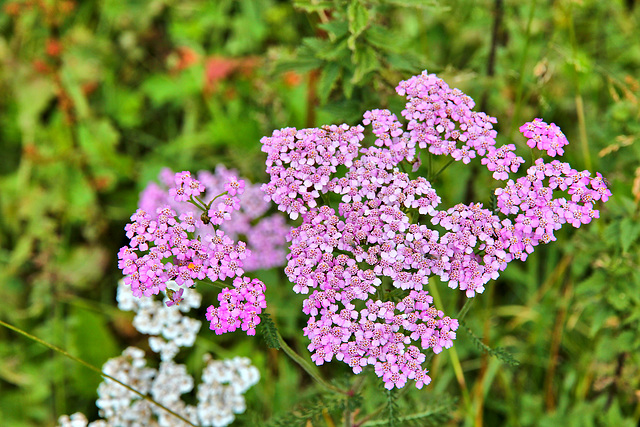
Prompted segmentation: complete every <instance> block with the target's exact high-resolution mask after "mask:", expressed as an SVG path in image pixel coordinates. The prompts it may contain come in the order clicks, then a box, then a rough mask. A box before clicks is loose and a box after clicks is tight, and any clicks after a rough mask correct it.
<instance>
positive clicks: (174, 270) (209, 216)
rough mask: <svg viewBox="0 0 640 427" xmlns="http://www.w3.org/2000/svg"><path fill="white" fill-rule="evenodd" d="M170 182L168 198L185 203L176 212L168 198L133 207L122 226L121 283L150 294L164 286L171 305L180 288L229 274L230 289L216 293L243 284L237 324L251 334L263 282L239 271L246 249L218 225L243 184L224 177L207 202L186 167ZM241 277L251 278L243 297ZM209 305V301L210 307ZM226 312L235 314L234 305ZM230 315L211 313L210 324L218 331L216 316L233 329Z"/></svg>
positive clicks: (201, 187)
mask: <svg viewBox="0 0 640 427" xmlns="http://www.w3.org/2000/svg"><path fill="white" fill-rule="evenodd" d="M173 183H174V185H173V186H171V187H170V188H169V189H168V191H167V193H168V194H170V195H171V198H172V199H173V203H174V204H175V203H178V204H183V205H186V206H180V207H179V208H180V209H179V210H180V212H181V213H180V214H179V213H178V212H176V210H174V209H173V207H172V206H171V205H169V204H165V205H161V206H159V207H157V208H156V209H155V212H154V214H150V213H148V212H147V211H145V210H144V209H138V210H137V211H136V213H135V214H133V215H132V216H131V221H132V222H131V223H129V224H127V225H126V226H125V231H126V233H127V237H128V238H129V239H130V244H129V245H128V246H124V247H122V248H121V249H120V252H119V253H118V258H119V263H118V266H119V268H120V269H121V270H122V272H123V273H124V274H125V278H124V283H125V284H126V285H128V286H130V287H131V289H132V291H133V295H134V296H136V297H143V296H145V297H150V296H152V295H157V294H158V293H160V292H161V291H166V292H167V296H168V298H169V300H168V301H167V303H166V304H167V306H171V305H174V304H176V305H177V304H179V303H180V302H181V301H182V294H183V292H184V288H190V287H192V286H194V284H195V283H196V282H198V281H203V282H207V281H208V282H210V283H213V282H218V281H224V280H225V279H227V278H235V281H234V286H235V288H236V289H234V290H230V289H229V288H225V289H224V290H223V291H222V292H221V294H224V295H227V294H228V293H229V292H232V293H233V292H240V291H238V290H237V289H238V288H240V289H242V290H243V292H242V293H241V294H239V295H241V296H242V298H245V299H246V300H247V301H251V302H250V304H253V305H252V306H251V307H247V309H246V310H247V313H250V314H251V316H250V317H248V320H247V322H248V323H247V325H249V326H247V327H245V326H244V324H243V330H245V331H247V333H249V334H250V335H253V334H254V333H255V329H254V328H255V325H257V324H258V323H260V319H259V317H257V316H258V315H259V314H260V313H261V312H262V309H263V308H264V307H265V302H264V284H262V282H260V281H259V280H257V279H253V280H251V279H249V278H247V277H244V276H243V274H244V269H243V263H244V260H245V259H246V258H247V257H248V256H249V255H250V251H249V250H248V249H247V245H246V243H245V242H243V241H235V240H233V239H232V238H230V237H229V236H228V235H227V234H225V232H224V231H223V230H222V228H221V227H220V226H221V225H222V224H224V222H225V221H227V220H228V219H229V218H230V216H231V213H232V212H233V211H237V210H238V209H239V207H240V200H239V198H238V197H239V196H240V195H241V194H242V193H243V190H244V188H245V184H244V181H242V180H237V179H236V178H235V177H230V178H229V179H228V180H227V182H226V184H225V189H226V191H225V192H223V193H221V194H217V195H215V194H214V195H213V196H214V197H210V200H209V202H204V201H203V200H202V199H201V198H200V196H201V195H202V193H203V192H204V191H205V186H204V185H203V184H202V183H201V182H200V181H199V180H196V179H194V178H193V177H192V176H191V174H190V173H189V172H179V173H176V174H175V176H174V179H173ZM186 202H189V203H190V205H189V204H188V203H186ZM189 206H191V207H192V208H193V207H195V208H196V211H194V210H190V209H189ZM198 211H199V212H198ZM169 280H172V281H175V283H176V284H177V285H178V286H179V287H180V288H179V289H178V290H177V291H174V290H172V289H167V281H169ZM242 283H246V284H251V286H250V287H249V288H248V290H247V292H249V294H250V296H249V297H247V295H245V294H246V292H244V290H246V289H247V286H245V285H241V284H242ZM221 301H222V300H221ZM227 302H228V301H227ZM225 304H226V302H225ZM213 308H214V307H213V306H211V307H209V309H210V310H211V309H213ZM232 312H233V316H235V315H236V311H233V310H232ZM233 316H227V317H222V318H220V319H217V320H216V324H215V325H214V324H213V323H212V324H211V329H215V330H216V333H220V332H219V331H221V329H220V328H218V324H219V323H220V321H222V322H225V321H228V322H231V323H230V324H229V325H227V328H228V330H232V329H231V328H232V327H233V328H234V329H235V326H234V325H236V322H237V319H236V318H233ZM247 316H249V314H247ZM236 317H237V316H236Z"/></svg>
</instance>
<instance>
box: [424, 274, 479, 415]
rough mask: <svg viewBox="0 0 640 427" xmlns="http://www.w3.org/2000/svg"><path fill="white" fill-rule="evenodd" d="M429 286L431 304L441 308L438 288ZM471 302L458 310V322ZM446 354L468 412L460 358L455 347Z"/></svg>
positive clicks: (467, 391) (469, 397) (467, 400)
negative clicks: (431, 298)
mask: <svg viewBox="0 0 640 427" xmlns="http://www.w3.org/2000/svg"><path fill="white" fill-rule="evenodd" d="M429 285H430V286H429V289H430V290H431V295H432V296H433V302H434V303H435V304H436V306H437V307H442V300H441V299H440V293H439V292H438V288H437V287H436V285H435V284H434V283H432V282H431V281H429ZM471 301H472V298H467V301H465V303H464V305H463V306H462V308H461V309H460V312H459V313H458V316H457V318H458V321H460V320H462V319H463V318H464V316H466V314H467V312H468V311H469V308H471ZM447 354H449V356H450V357H451V364H452V365H453V371H454V373H455V375H456V378H457V380H458V384H460V391H461V392H462V400H464V403H465V406H466V407H467V409H468V410H469V412H470V410H471V396H470V395H469V390H468V388H467V383H466V381H465V379H464V372H463V370H462V365H461V364H460V358H459V357H458V352H457V351H456V348H455V347H451V348H450V349H449V350H448V351H447Z"/></svg>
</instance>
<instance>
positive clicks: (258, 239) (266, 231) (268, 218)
mask: <svg viewBox="0 0 640 427" xmlns="http://www.w3.org/2000/svg"><path fill="white" fill-rule="evenodd" d="M174 176H175V173H174V172H173V171H171V170H170V169H169V168H165V169H163V170H162V171H161V172H160V174H159V175H158V179H159V181H160V183H159V184H158V183H155V182H150V183H149V184H148V185H147V187H146V188H145V189H144V190H143V191H142V193H141V194H140V201H139V203H138V206H139V207H140V208H141V209H143V210H144V211H146V212H155V211H156V209H158V208H160V207H162V206H164V205H169V206H171V208H172V209H173V210H174V211H175V212H176V213H177V214H178V215H182V214H185V213H187V211H189V210H193V205H190V204H188V203H183V202H176V201H175V200H174V199H173V197H171V196H170V195H169V188H171V187H172V186H173V185H174ZM196 176H197V179H198V181H199V182H200V183H201V184H202V185H203V186H204V189H205V195H208V197H203V200H204V201H205V202H206V203H208V202H209V201H210V199H211V198H213V196H214V195H217V194H221V193H224V192H225V191H226V189H225V188H224V185H225V183H226V182H227V181H228V180H230V179H232V178H233V177H236V176H238V173H237V171H235V170H229V169H227V168H226V167H224V166H223V165H218V166H216V168H215V171H214V172H213V173H212V172H210V171H207V170H201V171H198V172H197V173H196ZM260 186H261V185H260V184H251V183H250V182H248V181H246V180H245V185H244V190H243V192H242V193H241V194H238V200H239V205H240V208H239V209H238V210H236V211H234V212H233V215H231V218H228V219H227V220H226V221H224V222H223V223H222V224H220V229H221V230H222V231H224V233H225V235H226V236H228V237H229V238H231V239H232V240H244V241H246V242H247V249H248V250H249V251H250V252H251V256H248V257H246V258H245V259H243V260H242V262H243V266H242V268H243V269H244V271H245V272H249V271H256V270H261V269H269V268H272V267H280V266H281V265H283V264H284V263H285V257H286V240H285V236H286V235H287V233H288V232H289V226H288V225H287V224H286V221H285V217H284V216H283V215H281V214H272V215H267V212H268V210H269V208H270V207H271V203H269V202H267V201H265V200H264V198H263V194H262V191H261V190H260ZM198 231H200V229H199V230H198Z"/></svg>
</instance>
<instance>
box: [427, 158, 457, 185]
mask: <svg viewBox="0 0 640 427" xmlns="http://www.w3.org/2000/svg"><path fill="white" fill-rule="evenodd" d="M455 161H456V160H455V159H450V160H449V161H448V162H447V164H446V165H444V166H443V167H441V168H440V170H439V171H438V172H436V174H435V175H434V176H432V177H431V179H430V180H429V181H435V180H436V179H437V178H438V177H439V176H440V174H441V173H442V172H444V170H445V169H446V168H448V167H449V166H451V165H452V164H453V162H455Z"/></svg>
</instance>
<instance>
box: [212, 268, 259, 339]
mask: <svg viewBox="0 0 640 427" xmlns="http://www.w3.org/2000/svg"><path fill="white" fill-rule="evenodd" d="M233 286H234V289H230V288H226V289H224V290H223V291H222V292H220V293H219V294H218V301H220V306H219V307H217V308H216V307H214V306H210V307H209V308H208V309H207V314H206V317H207V320H209V321H210V322H211V329H212V330H213V331H215V333H216V334H218V335H220V334H223V333H225V332H233V331H235V330H236V329H237V328H238V327H240V328H241V329H242V330H243V331H246V332H247V334H248V335H255V334H256V326H257V325H258V324H259V323H260V317H258V315H259V314H260V313H261V312H262V309H263V308H266V307H267V302H266V301H265V298H264V291H265V286H264V283H262V282H261V281H260V280H258V279H253V280H251V281H250V279H249V278H248V277H241V278H240V277H236V278H235V279H234V280H233Z"/></svg>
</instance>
